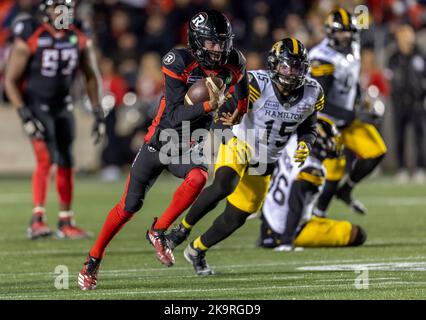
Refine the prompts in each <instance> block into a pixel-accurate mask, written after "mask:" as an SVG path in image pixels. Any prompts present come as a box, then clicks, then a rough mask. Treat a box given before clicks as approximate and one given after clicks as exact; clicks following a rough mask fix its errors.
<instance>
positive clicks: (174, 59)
mask: <svg viewBox="0 0 426 320" xmlns="http://www.w3.org/2000/svg"><path fill="white" fill-rule="evenodd" d="M194 61H195V59H194V57H193V56H192V55H191V53H190V52H189V51H188V50H187V49H172V50H170V51H169V52H168V53H166V55H165V56H164V57H163V59H162V66H163V70H164V69H167V70H169V71H171V72H173V73H175V74H176V75H178V76H179V77H181V74H182V72H183V71H184V70H185V68H186V67H187V66H188V65H189V64H191V63H192V62H194Z"/></svg>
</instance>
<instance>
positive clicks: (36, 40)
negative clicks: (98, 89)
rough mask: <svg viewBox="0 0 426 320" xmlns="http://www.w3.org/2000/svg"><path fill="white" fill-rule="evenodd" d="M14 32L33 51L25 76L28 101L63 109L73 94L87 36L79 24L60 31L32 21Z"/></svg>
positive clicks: (25, 92)
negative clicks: (72, 90)
mask: <svg viewBox="0 0 426 320" xmlns="http://www.w3.org/2000/svg"><path fill="white" fill-rule="evenodd" d="M13 33H14V37H15V39H20V40H22V41H24V42H25V43H26V44H27V46H28V47H29V49H30V52H31V57H30V60H29V62H28V66H27V69H26V72H25V74H24V77H25V79H24V80H25V82H24V86H23V90H24V94H25V98H26V99H30V100H36V101H40V102H44V103H48V102H50V103H51V104H54V103H55V102H57V103H58V104H59V107H60V106H63V104H60V103H61V102H64V101H65V100H66V98H67V96H68V95H69V91H70V88H71V85H72V82H73V80H74V76H75V73H76V70H77V67H78V65H79V61H80V54H81V52H82V51H83V50H84V48H85V47H86V44H87V38H86V36H85V35H84V34H83V32H82V31H80V30H79V29H78V28H77V27H76V26H75V25H71V26H70V27H69V28H68V29H63V30H56V29H55V28H53V27H52V26H51V25H49V24H48V23H41V22H39V21H37V20H35V19H32V18H27V19H23V20H19V21H17V22H16V23H15V25H14V27H13Z"/></svg>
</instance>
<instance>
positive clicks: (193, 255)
mask: <svg viewBox="0 0 426 320" xmlns="http://www.w3.org/2000/svg"><path fill="white" fill-rule="evenodd" d="M183 255H184V257H185V259H186V260H187V261H188V262H189V263H191V264H192V267H193V268H194V270H195V273H196V274H197V275H199V276H211V275H214V271H213V269H212V268H210V267H209V265H208V264H207V261H206V253H205V252H204V251H199V250H197V249H194V248H193V247H192V244H191V243H190V244H188V246H187V247H186V248H185V250H184V251H183Z"/></svg>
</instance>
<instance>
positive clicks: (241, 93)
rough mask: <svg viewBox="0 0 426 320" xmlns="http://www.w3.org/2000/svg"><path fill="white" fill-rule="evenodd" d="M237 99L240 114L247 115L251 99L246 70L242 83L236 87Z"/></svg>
mask: <svg viewBox="0 0 426 320" xmlns="http://www.w3.org/2000/svg"><path fill="white" fill-rule="evenodd" d="M235 97H236V99H237V108H238V111H239V112H240V114H244V113H246V112H247V108H248V98H249V79H248V74H247V71H246V70H244V73H243V77H242V78H241V80H240V82H238V83H237V85H236V86H235Z"/></svg>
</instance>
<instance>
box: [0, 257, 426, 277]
mask: <svg viewBox="0 0 426 320" xmlns="http://www.w3.org/2000/svg"><path fill="white" fill-rule="evenodd" d="M395 260H397V261H409V260H426V256H409V257H389V258H386V259H377V258H376V259H375V258H366V259H343V260H342V259H339V260H305V261H284V262H279V263H277V262H271V263H245V264H234V265H214V267H215V268H217V269H225V270H228V269H244V268H259V267H260V268H262V267H280V266H294V265H310V264H325V265H330V264H336V263H337V264H341V263H353V262H379V261H384V262H389V263H391V262H392V261H395ZM174 270H176V271H182V270H191V267H190V266H187V267H173V268H171V269H170V268H163V267H161V266H159V267H158V268H138V269H113V270H103V269H102V267H101V271H100V274H101V275H102V274H105V275H106V274H117V275H123V274H126V273H127V274H130V273H140V272H146V273H149V272H163V271H166V272H170V271H174ZM348 271H352V270H348ZM54 275H55V274H54V273H53V272H22V273H21V272H18V273H0V277H13V276H15V277H17V276H54Z"/></svg>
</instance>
